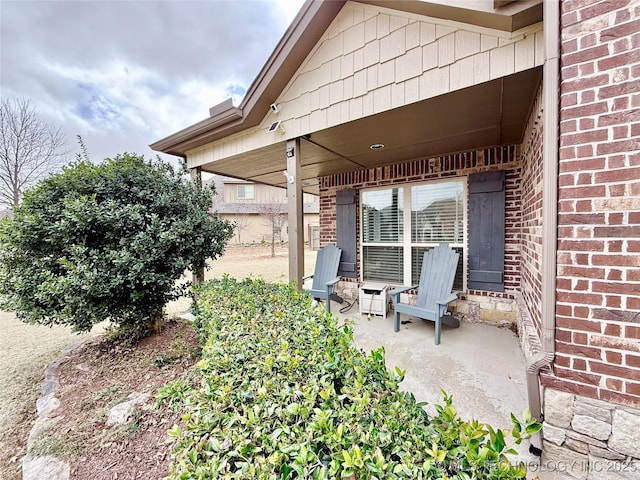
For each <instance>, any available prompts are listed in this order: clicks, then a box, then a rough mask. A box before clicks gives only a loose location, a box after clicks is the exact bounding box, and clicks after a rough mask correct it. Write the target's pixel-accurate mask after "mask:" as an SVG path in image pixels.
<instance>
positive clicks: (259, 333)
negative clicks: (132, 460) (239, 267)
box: [159, 278, 540, 479]
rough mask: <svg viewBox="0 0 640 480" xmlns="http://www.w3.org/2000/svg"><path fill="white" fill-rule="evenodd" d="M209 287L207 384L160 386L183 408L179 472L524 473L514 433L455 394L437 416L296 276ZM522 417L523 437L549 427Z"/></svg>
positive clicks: (518, 428)
mask: <svg viewBox="0 0 640 480" xmlns="http://www.w3.org/2000/svg"><path fill="white" fill-rule="evenodd" d="M199 295H200V300H199V302H198V311H197V328H198V329H199V330H200V333H201V335H202V337H203V338H207V340H206V344H205V345H204V348H203V358H202V360H201V361H200V362H199V368H200V370H201V375H202V379H201V385H200V386H199V387H197V388H191V387H189V386H188V385H187V384H185V383H184V382H180V383H176V384H175V385H170V386H168V387H166V388H165V389H163V390H162V391H161V392H160V394H159V396H160V398H164V399H167V400H168V401H170V402H171V404H172V405H173V406H174V408H176V406H178V407H181V410H182V412H183V415H182V420H183V424H182V426H179V425H176V426H174V427H173V428H172V429H171V430H170V431H169V435H170V436H171V437H172V438H174V440H175V448H174V459H173V463H172V466H171V471H170V475H169V477H168V478H169V479H214V478H254V479H294V478H299V479H303V478H304V479H307V478H311V479H321V478H351V479H355V478H358V479H374V478H378V479H382V478H385V479H389V478H410V479H427V478H436V479H437V478H460V479H465V478H482V479H484V478H494V479H499V478H523V477H525V475H526V469H525V467H524V465H516V466H514V465H511V464H510V463H509V460H508V459H507V454H508V453H514V452H513V451H511V450H510V448H509V447H508V446H507V445H506V441H505V436H504V435H505V434H504V432H503V431H501V430H495V429H493V428H491V427H489V426H485V425H483V424H480V423H478V422H475V421H474V422H463V421H462V420H460V419H459V418H458V416H457V415H456V412H455V409H454V407H453V405H452V404H451V398H450V397H447V396H446V395H445V397H444V404H443V405H439V406H437V407H436V408H437V412H438V413H437V415H436V416H435V417H433V418H431V417H430V416H429V415H428V414H427V413H426V412H425V410H424V409H423V406H424V404H421V403H418V402H416V400H415V398H414V396H413V395H412V394H410V393H405V392H401V391H400V390H399V387H398V384H399V382H400V381H401V380H402V378H403V376H404V372H402V371H400V370H398V369H396V370H395V371H387V369H386V366H385V357H384V350H383V349H379V350H375V351H373V352H371V353H370V354H369V355H365V354H363V353H362V352H360V351H359V350H357V349H356V348H355V347H354V345H353V336H352V330H351V329H350V328H349V327H348V326H342V327H338V326H337V325H336V319H335V317H332V316H331V315H330V314H327V313H326V312H325V311H324V310H323V309H322V308H317V307H316V306H314V305H313V304H312V301H311V299H310V298H309V297H308V296H307V295H306V294H303V293H300V292H299V291H298V290H297V289H296V288H295V287H294V286H292V285H269V284H266V283H264V282H262V281H250V280H245V281H243V282H240V283H238V282H236V281H234V280H232V279H229V278H224V279H223V280H221V281H218V282H212V283H208V284H205V285H204V286H202V287H201V289H200V291H199ZM525 413H526V412H525ZM513 420H514V429H513V431H512V433H513V435H514V437H515V438H514V443H519V442H520V440H521V438H522V437H526V436H527V435H528V434H531V433H533V432H535V431H537V430H538V429H539V428H540V426H539V424H537V423H535V421H534V420H532V419H531V417H530V415H528V416H526V418H525V422H524V423H521V422H519V421H517V420H516V419H515V417H513Z"/></svg>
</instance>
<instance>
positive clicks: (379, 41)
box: [152, 0, 640, 479]
mask: <svg viewBox="0 0 640 480" xmlns="http://www.w3.org/2000/svg"><path fill="white" fill-rule="evenodd" d="M639 31H640V5H639V2H638V1H637V0H621V1H604V0H602V1H600V0H580V1H569V0H566V1H561V2H560V1H552V0H550V1H544V2H543V1H542V0H526V1H524V0H523V1H516V2H513V1H509V0H493V1H491V0H486V1H479V0H430V1H385V0H362V1H358V2H352V1H342V0H336V1H308V2H306V3H305V4H304V6H303V7H302V9H301V11H300V13H299V14H298V16H297V17H296V18H295V20H294V21H293V24H292V25H291V27H290V28H289V29H288V30H287V32H286V33H285V34H284V36H283V38H282V40H281V41H280V43H279V44H278V45H277V47H276V49H275V51H274V52H273V54H272V56H271V57H270V58H269V59H268V61H267V63H266V64H265V66H264V68H263V69H262V71H261V72H260V74H259V75H258V77H257V78H256V80H255V81H254V83H253V84H252V85H251V87H250V88H249V90H248V91H247V94H246V96H245V98H244V99H243V101H242V102H241V104H240V105H239V106H238V107H235V106H233V105H232V104H231V102H230V101H228V102H225V103H223V104H221V105H218V106H216V107H213V108H211V109H210V112H209V113H210V116H209V117H208V118H206V119H205V120H203V121H201V122H199V123H197V124H195V125H193V126H190V127H187V128H185V129H184V130H181V131H179V132H176V133H175V134H173V135H171V136H169V137H167V138H165V139H163V140H160V141H158V142H156V143H154V144H153V145H152V147H153V148H154V149H156V150H159V151H162V152H166V153H170V154H174V155H181V156H183V157H185V158H186V160H187V164H188V167H189V168H191V169H194V170H196V171H198V170H202V171H208V172H216V173H220V174H226V175H231V176H234V177H238V178H244V179H246V180H248V181H260V182H263V183H268V184H271V185H279V186H286V187H287V189H288V191H289V207H290V211H292V212H298V213H297V214H296V216H295V218H293V217H294V216H293V215H290V218H289V221H290V222H293V221H296V222H301V219H302V206H301V202H299V196H300V195H301V192H303V191H305V192H310V193H317V194H319V195H320V238H321V243H323V244H324V243H329V242H334V243H337V244H338V245H339V246H340V247H341V248H342V251H343V254H342V259H341V266H340V275H341V277H342V281H341V282H340V283H341V285H340V288H341V289H342V292H343V293H344V292H347V291H353V290H357V288H358V287H359V286H360V285H361V284H362V283H363V282H365V281H369V280H372V281H381V282H385V283H387V284H390V285H400V284H404V285H411V284H415V282H414V281H412V280H413V279H414V278H415V275H416V272H419V271H420V258H421V256H420V253H421V252H423V251H424V250H425V249H428V248H432V247H433V246H434V245H435V244H436V243H437V242H442V241H445V242H447V243H449V244H450V245H452V246H453V247H454V248H457V249H460V251H461V253H462V254H461V255H460V264H459V269H461V271H462V275H461V277H460V280H461V283H459V284H458V288H459V290H458V292H459V293H458V301H457V304H456V307H455V308H456V310H457V311H458V312H459V313H460V314H462V315H467V316H469V317H470V318H472V319H480V320H484V321H505V320H508V321H511V320H515V322H516V323H517V326H518V330H519V332H520V335H521V341H522V349H523V352H524V354H525V358H526V362H527V366H526V374H527V383H528V397H529V405H530V408H531V410H532V412H533V413H534V415H536V416H538V417H539V418H543V419H544V430H543V432H544V433H543V439H542V442H538V446H539V447H541V448H542V451H543V452H542V454H543V458H544V457H545V456H546V458H547V459H549V460H552V461H553V460H555V461H557V462H559V463H557V465H558V467H559V468H565V469H567V468H569V467H568V465H574V466H575V465H578V466H577V467H575V470H574V471H573V472H571V473H572V475H574V476H576V478H583V479H586V478H594V479H595V478H605V476H606V478H614V477H615V478H638V473H637V470H635V471H631V469H627V470H622V469H621V468H622V467H624V464H621V463H620V462H635V463H632V465H634V466H635V467H634V468H636V469H637V468H638V465H640V463H639V461H640V441H639V438H640V148H639V145H640V117H639V115H638V112H639V111H640V93H639V92H640V88H639V84H640V63H639V59H640V34H639V33H638V32H639ZM270 106H273V108H270ZM285 169H286V170H287V172H289V174H290V183H288V181H289V180H288V179H285V178H284V176H283V175H282V172H283V170H285ZM460 193H461V195H460ZM443 222H444V223H443ZM298 230H300V229H298ZM302 245H303V243H302V238H301V237H298V238H295V235H293V236H292V235H290V238H289V246H290V256H289V259H290V274H291V277H292V280H297V281H299V280H300V278H301V276H302V268H301V265H302V264H301V262H300V260H299V259H300V257H301V251H302ZM405 333H407V334H410V331H407V332H405ZM486 348H487V351H488V352H490V350H491V348H492V346H491V345H486ZM424 368H429V365H425V366H424ZM498 395H499V394H498ZM537 440H539V439H536V441H537ZM612 462H618V463H617V464H614V465H613V466H612ZM627 464H628V463H627ZM603 472H612V473H611V474H608V473H603Z"/></svg>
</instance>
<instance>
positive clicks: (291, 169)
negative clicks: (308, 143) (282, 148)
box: [285, 138, 304, 288]
mask: <svg viewBox="0 0 640 480" xmlns="http://www.w3.org/2000/svg"><path fill="white" fill-rule="evenodd" d="M300 161H301V158H300V138H294V139H292V140H287V170H286V172H285V175H286V177H287V203H288V205H287V207H288V219H287V220H288V222H287V223H288V225H289V281H295V282H296V283H297V284H298V288H302V275H303V272H304V231H303V222H302V214H303V210H302V178H301V177H302V170H301V168H300Z"/></svg>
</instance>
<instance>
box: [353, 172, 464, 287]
mask: <svg viewBox="0 0 640 480" xmlns="http://www.w3.org/2000/svg"><path fill="white" fill-rule="evenodd" d="M447 182H462V211H463V214H464V221H463V232H462V242H461V243H451V244H450V246H452V247H461V248H462V251H463V258H462V291H466V290H467V263H468V262H467V254H468V251H469V242H468V227H469V225H468V223H469V205H468V201H469V177H468V175H458V176H455V177H449V178H445V179H437V180H427V181H421V182H404V183H392V184H389V185H384V186H377V187H371V188H361V189H360V190H359V192H358V196H359V206H358V217H359V218H358V220H359V222H360V228H359V235H358V237H359V238H358V240H359V242H358V243H359V248H358V252H359V254H360V259H361V261H360V272H359V280H360V281H361V282H364V281H365V280H364V260H363V259H364V248H365V246H371V247H376V246H385V247H389V246H399V247H401V248H402V251H403V256H402V259H403V264H402V271H403V276H404V279H403V283H402V284H401V285H398V284H389V285H391V286H402V285H413V282H412V278H411V273H412V268H411V267H412V264H411V257H412V250H413V248H414V247H433V246H436V245H437V243H434V242H413V241H412V235H411V226H412V224H411V214H412V211H411V189H412V188H413V187H419V186H422V185H435V184H437V183H447ZM393 188H402V192H403V193H402V208H403V212H402V224H403V240H402V241H401V242H398V243H388V242H384V243H380V242H366V243H365V242H364V232H363V227H362V226H363V208H362V205H363V204H364V202H363V199H362V196H363V194H364V193H365V192H372V191H376V190H390V189H393Z"/></svg>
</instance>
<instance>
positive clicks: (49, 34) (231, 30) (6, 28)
mask: <svg viewBox="0 0 640 480" xmlns="http://www.w3.org/2000/svg"><path fill="white" fill-rule="evenodd" d="M302 3H303V0H199V1H191V0H184V1H180V0H176V1H174V0H135V1H134V0H131V1H127V0H124V1H123V0H108V1H105V0H98V1H95V0H75V1H65V0H49V1H29V0H19V1H15V0H0V23H1V24H0V32H1V38H0V95H1V96H2V99H3V100H4V99H7V98H21V97H22V98H27V99H30V100H31V103H32V106H34V107H35V108H36V110H37V111H38V112H39V113H40V115H41V117H42V118H43V119H45V120H46V121H47V122H49V123H51V124H53V125H55V126H59V127H61V128H62V130H63V132H64V133H65V136H66V138H67V148H68V149H69V150H70V157H71V158H73V157H74V156H75V153H77V152H79V148H78V143H77V140H76V136H77V135H81V136H82V138H83V140H84V143H85V144H86V146H87V149H88V151H89V154H90V157H91V158H92V159H93V160H94V161H96V160H100V159H103V158H105V157H113V156H115V155H116V154H118V153H122V152H125V151H128V152H136V153H138V154H144V155H145V156H147V157H148V156H153V155H155V152H153V151H152V150H151V149H150V148H149V147H148V145H149V144H150V143H152V142H154V141H156V140H159V139H161V138H163V137H165V136H167V135H169V134H171V133H174V132H176V131H177V130H180V129H182V128H184V127H187V126H189V125H191V124H193V123H195V122H197V121H199V120H202V119H204V118H206V117H207V116H208V111H209V107H211V106H213V105H216V104H218V103H220V102H222V101H223V100H225V99H227V98H229V97H231V98H233V99H234V104H236V105H238V103H239V102H240V100H241V99H242V96H243V95H244V93H245V91H246V90H247V88H248V87H249V85H250V84H251V82H252V81H253V80H254V78H255V77H256V75H257V74H258V72H259V71H260V69H261V68H262V66H263V65H264V63H265V62H266V60H267V58H268V57H269V55H270V54H271V52H272V51H273V49H274V47H275V45H276V44H277V42H278V41H279V40H280V38H281V36H282V34H283V33H284V31H285V30H286V29H287V27H288V26H289V24H290V23H291V21H292V20H293V17H294V16H295V15H296V14H297V12H298V10H299V9H300V7H301V6H302ZM165 158H170V157H165Z"/></svg>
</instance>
